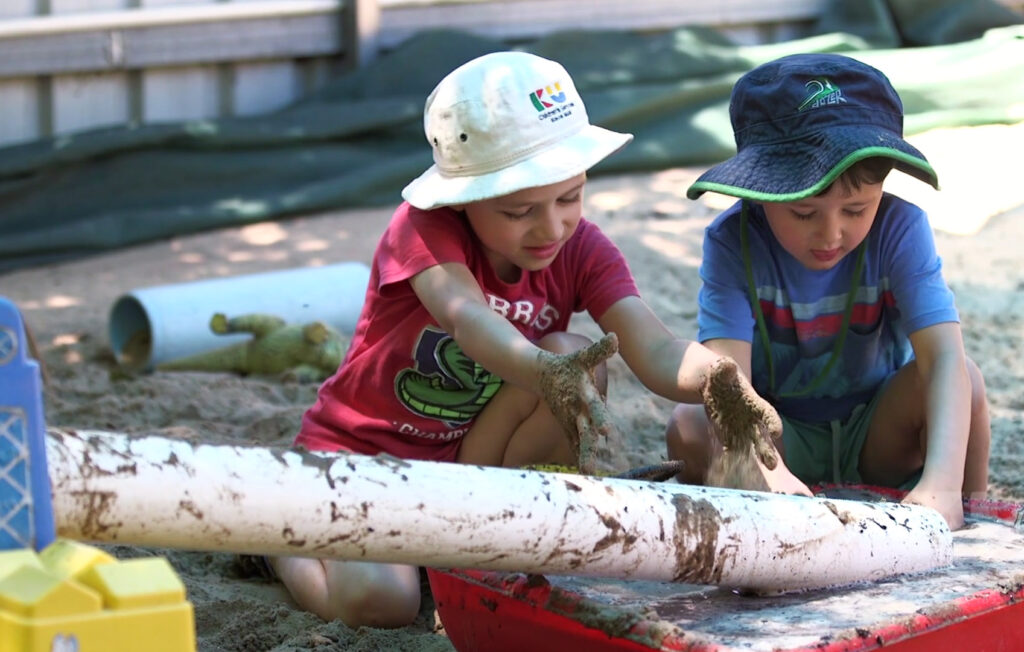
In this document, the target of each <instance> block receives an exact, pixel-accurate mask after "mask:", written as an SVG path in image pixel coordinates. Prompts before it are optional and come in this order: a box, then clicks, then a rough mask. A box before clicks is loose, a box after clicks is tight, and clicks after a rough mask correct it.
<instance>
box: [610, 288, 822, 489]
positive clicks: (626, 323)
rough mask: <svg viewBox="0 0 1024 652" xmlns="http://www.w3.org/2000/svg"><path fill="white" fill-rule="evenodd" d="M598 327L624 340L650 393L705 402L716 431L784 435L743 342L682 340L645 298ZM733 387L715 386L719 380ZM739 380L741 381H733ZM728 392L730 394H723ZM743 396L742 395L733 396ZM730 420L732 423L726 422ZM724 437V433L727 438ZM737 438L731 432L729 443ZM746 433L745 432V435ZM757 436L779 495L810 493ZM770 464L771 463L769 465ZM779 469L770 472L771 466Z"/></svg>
mask: <svg viewBox="0 0 1024 652" xmlns="http://www.w3.org/2000/svg"><path fill="white" fill-rule="evenodd" d="M598 324H599V325H600V326H601V328H602V329H604V330H605V331H606V332H610V333H615V334H616V335H617V336H618V338H619V351H620V353H621V354H622V357H623V359H624V360H625V361H626V364H628V365H629V368H630V369H631V370H632V371H633V373H634V374H636V376H637V378H638V379H639V380H640V382H642V383H643V384H644V385H645V386H646V387H647V388H648V389H650V390H651V391H653V392H655V393H656V394H659V395H661V396H664V397H665V398H668V399H671V400H674V401H678V402H681V403H703V404H704V406H705V410H706V411H707V412H708V416H709V420H710V421H711V423H712V426H713V427H715V428H718V429H719V430H720V431H721V429H723V428H727V427H737V426H738V427H740V428H741V429H749V428H756V429H757V430H758V435H763V436H764V438H767V439H769V440H771V439H777V438H778V437H780V436H781V435H782V422H781V420H780V419H779V416H778V414H777V413H776V412H775V409H774V408H773V407H772V406H771V405H770V404H769V403H768V402H767V401H765V400H764V399H763V398H761V397H760V396H758V394H757V392H755V391H754V388H753V387H752V386H751V385H750V382H749V380H748V378H749V376H750V350H751V349H750V344H749V343H748V342H741V341H739V340H726V339H720V340H712V341H710V342H709V343H708V346H704V345H702V344H699V343H697V342H694V341H692V340H686V339H681V338H677V337H675V336H674V335H672V333H670V332H669V330H668V329H667V328H666V327H665V325H664V324H663V323H662V322H661V320H660V319H658V317H657V315H655V314H654V311H652V310H651V309H650V307H649V306H648V305H647V304H646V303H645V302H644V301H643V300H642V299H640V298H639V297H626V298H624V299H621V300H620V301H618V302H616V303H615V304H614V305H612V307H611V308H609V309H608V310H607V311H605V313H604V314H603V315H601V318H600V319H599V320H598ZM723 358H725V359H728V360H730V361H734V362H730V363H729V364H730V365H735V366H736V367H738V369H737V372H738V373H736V374H733V373H732V371H731V370H729V369H727V368H725V367H723V364H722V362H721V361H722V360H723ZM723 371H724V372H725V373H724V379H725V380H726V381H728V382H725V383H722V384H721V385H719V384H716V383H714V382H713V381H714V380H715V379H716V378H723V375H722V374H723ZM733 376H735V380H734V379H733ZM723 390H724V391H723ZM735 392H739V396H735V395H730V394H733V393H735ZM714 403H722V404H726V405H728V406H729V407H730V408H731V412H738V414H735V413H731V414H728V415H723V414H721V413H720V412H719V410H717V409H708V408H709V407H712V408H713V407H714V406H713V404H714ZM722 416H728V417H729V418H728V419H722V418H721V417H722ZM722 434H723V433H721V432H720V433H719V435H720V436H722ZM734 434H736V433H726V434H725V438H726V439H728V438H729V436H730V435H734ZM741 434H742V433H741ZM764 438H762V437H759V436H758V437H755V438H754V439H753V441H754V442H755V447H756V448H757V449H758V457H759V458H760V459H759V460H758V462H759V464H762V465H765V473H766V478H772V477H774V478H775V483H774V484H773V483H772V481H771V480H769V486H770V487H771V488H772V489H773V490H776V491H786V492H788V493H808V494H809V493H810V492H809V491H808V490H807V487H806V486H805V485H804V484H803V483H801V482H800V481H799V480H797V479H796V478H795V477H793V475H792V473H790V472H789V470H788V469H786V467H785V465H784V464H777V463H776V464H772V462H769V459H771V458H775V461H777V459H778V456H777V455H774V450H768V449H770V447H771V444H770V441H765V440H764ZM766 463H767V464H766ZM768 465H771V466H774V470H773V471H768V470H767V466H768Z"/></svg>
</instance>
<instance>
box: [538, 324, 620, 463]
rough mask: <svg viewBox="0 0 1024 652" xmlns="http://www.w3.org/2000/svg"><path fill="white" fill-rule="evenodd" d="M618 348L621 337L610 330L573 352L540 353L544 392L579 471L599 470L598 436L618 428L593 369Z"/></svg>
mask: <svg viewBox="0 0 1024 652" xmlns="http://www.w3.org/2000/svg"><path fill="white" fill-rule="evenodd" d="M618 350H619V340H618V338H617V337H616V336H615V334H614V333H609V334H607V335H605V336H604V337H602V338H601V339H600V340H598V341H597V342H594V343H593V344H591V345H590V346H588V347H586V348H583V349H580V350H579V351H574V352H573V353H568V354H564V355H560V354H557V353H551V352H549V351H541V352H540V353H539V354H538V359H539V360H540V363H541V373H540V389H541V392H542V393H543V395H544V400H545V401H546V402H547V404H548V407H550V408H551V411H552V413H554V415H555V418H556V419H558V422H559V423H561V424H562V429H563V430H565V433H566V435H567V436H568V437H569V444H570V446H571V447H572V451H573V454H574V455H575V456H576V459H577V461H578V464H577V466H578V468H579V470H580V473H584V474H591V475H592V474H594V473H595V472H596V471H597V442H598V439H599V438H600V437H608V435H609V434H610V433H612V432H614V431H615V424H614V422H613V421H612V418H611V415H610V414H609V412H608V406H607V405H606V404H605V402H604V398H602V397H601V392H600V390H598V388H597V381H596V377H595V373H594V368H595V367H597V366H598V365H600V364H601V363H602V362H604V361H605V360H607V359H608V358H610V357H611V356H613V355H615V353H616V352H617V351H618Z"/></svg>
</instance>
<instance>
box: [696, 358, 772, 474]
mask: <svg viewBox="0 0 1024 652" xmlns="http://www.w3.org/2000/svg"><path fill="white" fill-rule="evenodd" d="M701 394H702V396H703V397H704V411H705V412H706V413H707V415H708V419H709V420H710V421H711V424H712V427H713V428H714V430H715V432H716V433H717V434H718V436H719V438H720V439H721V441H722V447H723V448H724V449H725V451H724V453H723V455H722V457H721V460H720V461H718V462H717V463H716V464H714V465H713V466H712V469H710V470H709V473H708V484H713V485H717V486H729V487H733V488H737V489H758V490H766V489H767V488H768V484H767V483H766V481H765V478H764V476H763V475H762V473H761V472H760V471H759V470H758V468H757V465H756V463H755V462H754V459H753V457H752V455H751V451H753V454H754V455H756V456H757V459H758V460H759V461H760V462H761V464H763V465H764V466H765V467H766V468H768V469H774V468H775V467H776V465H777V464H778V457H777V455H776V453H775V446H774V445H773V444H772V439H775V438H777V437H780V436H781V435H782V420H781V419H780V418H779V415H778V413H777V412H776V411H775V408H773V407H772V406H771V404H770V403H768V401H766V400H764V399H763V398H761V397H760V396H759V395H758V394H757V392H755V391H754V388H753V387H751V385H750V382H749V381H747V379H746V377H745V376H744V375H743V374H742V373H740V370H739V367H738V366H737V365H736V362H735V361H734V360H732V359H730V358H720V359H719V360H718V361H717V362H715V364H714V365H712V366H711V369H710V370H709V371H708V376H707V378H706V379H705V381H704V386H703V387H702V388H701Z"/></svg>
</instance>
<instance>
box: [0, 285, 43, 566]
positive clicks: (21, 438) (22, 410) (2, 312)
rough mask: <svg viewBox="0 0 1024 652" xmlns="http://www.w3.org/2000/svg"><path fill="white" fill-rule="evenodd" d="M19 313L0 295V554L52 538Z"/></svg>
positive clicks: (35, 397) (32, 371)
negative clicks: (0, 551) (1, 551)
mask: <svg viewBox="0 0 1024 652" xmlns="http://www.w3.org/2000/svg"><path fill="white" fill-rule="evenodd" d="M26 342H27V338H26V335H25V326H24V323H23V321H22V318H21V313H19V312H18V309H17V308H15V306H14V304H13V303H11V302H10V301H9V300H8V299H6V298H4V297H0V550H9V549H13V548H34V549H36V550H42V549H43V548H45V547H46V546H47V545H49V544H50V543H51V542H52V541H53V540H54V536H55V532H54V521H53V508H52V505H51V503H50V477H49V474H48V472H47V469H46V448H45V443H44V440H43V437H44V435H45V422H44V420H43V401H42V396H43V392H42V381H41V379H40V373H39V364H38V363H37V362H36V361H35V360H32V359H30V358H29V357H28V355H27V348H28V347H27V346H26Z"/></svg>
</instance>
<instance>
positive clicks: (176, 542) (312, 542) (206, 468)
mask: <svg viewBox="0 0 1024 652" xmlns="http://www.w3.org/2000/svg"><path fill="white" fill-rule="evenodd" d="M47 455H48V463H49V469H50V479H51V484H52V493H53V512H54V517H55V520H56V522H57V531H58V534H60V535H61V536H64V537H69V538H73V539H78V540H83V541H93V542H119V543H126V544H133V545H143V546H153V547H170V548H182V549H194V550H210V551H228V552H236V553H262V554H271V555H280V554H288V555H304V556H312V557H335V558H344V559H357V560H363V561H378V562H394V563H407V564H417V565H421V566H432V567H441V568H450V567H461V568H477V569H483V570H497V571H521V572H533V573H544V574H554V575H558V574H563V575H585V576H599V577H609V578H619V579H644V580H658V581H677V582H689V583H696V584H714V585H720V586H726V587H742V588H747V589H753V590H795V589H807V588H817V587H824V586H832V585H839V584H847V583H851V582H858V581H865V580H877V579H881V578H885V577H889V576H893V575H898V574H902V573H913V572H919V571H926V570H929V569H932V568H936V567H940V566H944V565H948V564H949V563H950V561H951V558H952V536H951V534H950V531H949V528H948V527H947V526H946V523H945V521H944V520H943V519H942V517H941V516H940V515H939V514H938V512H936V511H934V510H931V509H927V508H924V507H916V506H907V505H900V504H892V503H862V502H857V501H844V500H826V499H817V498H805V497H796V496H783V495H773V494H767V493H756V492H742V491H736V490H729V489H715V488H706V487H692V486H685V485H676V484H666V483H649V482H642V481H634V480H620V479H611V478H595V477H588V476H576V475H567V474H558V473H543V472H537V471H522V470H514V469H499V468H491V467H478V466H469V465H459V464H444V463H438V462H422V461H404V460H398V459H395V458H390V457H385V456H376V457H369V456H365V455H355V454H346V453H338V454H313V453H308V452H301V451H295V450H287V449H270V448H259V447H235V446H210V445H199V444H196V443H193V442H187V441H182V440H171V439H164V438H159V437H142V438H132V437H129V436H127V435H123V434H118V433H110V432H98V431H68V430H58V429H51V430H50V431H49V433H48V436H47Z"/></svg>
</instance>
